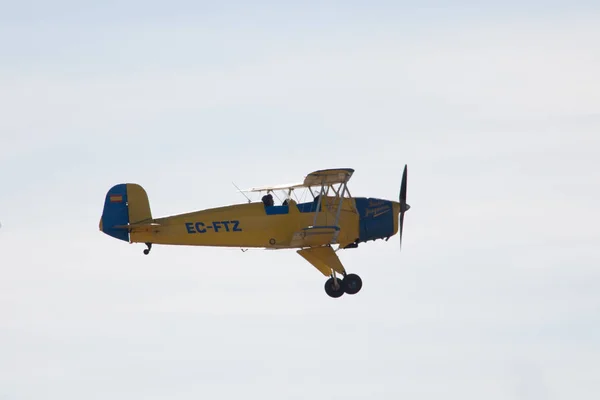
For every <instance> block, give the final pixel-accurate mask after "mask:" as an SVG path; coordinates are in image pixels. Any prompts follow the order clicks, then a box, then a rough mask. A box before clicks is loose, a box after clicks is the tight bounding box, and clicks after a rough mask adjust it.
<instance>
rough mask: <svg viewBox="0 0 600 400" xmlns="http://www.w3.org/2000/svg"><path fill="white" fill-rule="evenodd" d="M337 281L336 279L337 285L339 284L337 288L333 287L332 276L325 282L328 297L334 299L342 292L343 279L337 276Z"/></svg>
mask: <svg viewBox="0 0 600 400" xmlns="http://www.w3.org/2000/svg"><path fill="white" fill-rule="evenodd" d="M337 281H338V285H339V286H338V288H337V289H336V288H335V285H334V281H333V278H329V279H327V281H326V282H325V293H327V295H329V297H333V298H334V299H337V298H338V297H340V296H341V295H343V294H344V281H343V279H341V278H337Z"/></svg>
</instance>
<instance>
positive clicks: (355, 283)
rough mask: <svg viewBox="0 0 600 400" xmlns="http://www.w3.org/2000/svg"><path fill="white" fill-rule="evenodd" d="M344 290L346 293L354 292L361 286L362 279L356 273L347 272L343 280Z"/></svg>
mask: <svg viewBox="0 0 600 400" xmlns="http://www.w3.org/2000/svg"><path fill="white" fill-rule="evenodd" d="M342 286H343V288H344V292H346V293H348V294H356V293H358V292H360V289H361V288H362V279H360V276H358V275H356V274H348V275H346V277H345V278H344V282H343V285H342Z"/></svg>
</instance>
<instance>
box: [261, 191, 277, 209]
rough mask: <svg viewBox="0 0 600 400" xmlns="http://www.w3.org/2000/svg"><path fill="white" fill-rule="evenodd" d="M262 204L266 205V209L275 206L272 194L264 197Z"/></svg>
mask: <svg viewBox="0 0 600 400" xmlns="http://www.w3.org/2000/svg"><path fill="white" fill-rule="evenodd" d="M262 202H263V203H264V204H265V207H270V206H273V205H275V201H273V195H272V194H271V193H269V194H266V195H264V196H263V197H262Z"/></svg>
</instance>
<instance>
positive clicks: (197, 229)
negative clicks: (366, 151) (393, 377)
mask: <svg viewBox="0 0 600 400" xmlns="http://www.w3.org/2000/svg"><path fill="white" fill-rule="evenodd" d="M353 173H354V170H353V169H350V168H343V169H326V170H319V171H315V172H312V173H310V174H308V175H307V176H306V177H305V178H304V181H303V182H300V183H296V184H288V185H277V186H266V187H258V188H251V189H248V190H245V191H241V192H242V193H259V196H260V194H264V195H263V196H262V198H261V201H254V202H253V201H251V200H250V199H249V198H248V197H247V196H246V197H247V198H248V203H242V204H235V205H229V206H225V207H218V208H211V209H207V210H201V211H195V212H190V213H185V214H179V215H173V216H169V217H164V218H152V214H151V212H150V204H149V202H148V196H147V194H146V191H145V190H144V189H143V188H142V187H141V186H140V185H137V184H134V183H123V184H119V185H116V186H113V187H112V188H111V189H110V190H109V191H108V193H107V194H106V199H105V202H104V210H103V212H102V217H101V219H100V231H102V232H104V233H105V234H107V235H109V236H112V237H114V238H117V239H121V240H124V241H127V242H129V243H145V244H146V246H147V248H146V249H145V250H144V254H149V253H150V250H151V248H152V245H153V244H161V245H188V246H220V247H239V248H242V249H247V248H263V249H297V253H298V254H300V255H301V256H302V257H304V258H305V259H306V260H307V261H308V262H309V263H311V264H312V265H313V266H314V267H315V268H317V269H318V270H319V271H321V273H323V275H325V276H326V277H329V279H328V280H327V281H326V282H325V291H326V293H327V294H328V295H329V296H331V297H340V296H341V295H343V294H344V293H347V294H356V293H358V291H359V290H360V289H361V287H362V280H361V279H360V277H359V276H358V275H356V274H347V273H346V270H345V269H344V266H343V265H342V263H341V262H340V259H339V258H338V256H337V254H336V252H337V251H338V250H340V249H351V248H356V247H358V245H359V243H363V242H368V241H370V240H377V239H385V240H388V239H389V238H390V236H393V235H395V234H396V233H398V232H399V237H400V245H402V229H403V225H404V213H405V212H406V211H407V210H408V209H409V208H410V206H409V205H408V204H407V203H406V182H407V166H404V172H403V174H402V183H401V186H400V196H399V201H398V202H396V201H390V200H382V199H377V198H366V197H352V196H351V195H350V191H349V190H348V181H349V180H350V178H351V177H352V174H353ZM298 191H304V193H305V195H307V192H308V193H309V194H310V197H309V199H306V200H308V201H302V200H300V199H299V198H298V196H297V192H298ZM277 193H280V194H282V196H281V198H280V197H279V195H278V194H277ZM273 195H275V196H276V197H277V198H278V200H279V201H281V204H277V205H276V204H275V201H274V198H273ZM307 196H308V195H307ZM303 199H304V198H303ZM398 217H399V218H398ZM332 245H337V246H338V247H337V249H336V250H334V249H333V247H332Z"/></svg>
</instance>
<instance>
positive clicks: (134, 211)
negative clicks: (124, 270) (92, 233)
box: [100, 183, 152, 242]
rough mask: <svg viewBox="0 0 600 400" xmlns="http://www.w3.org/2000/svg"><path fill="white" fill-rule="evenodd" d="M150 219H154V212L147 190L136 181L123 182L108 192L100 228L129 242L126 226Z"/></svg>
mask: <svg viewBox="0 0 600 400" xmlns="http://www.w3.org/2000/svg"><path fill="white" fill-rule="evenodd" d="M148 219H152V214H151V212H150V203H149V202H148V196H147V195H146V191H145V190H144V189H143V188H142V187H141V186H140V185H137V184H135V183H121V184H119V185H115V186H113V187H112V188H111V189H110V190H109V191H108V193H107V194H106V198H105V200H104V210H103V211H102V218H101V219H100V230H101V231H102V232H104V233H106V234H107V235H109V236H112V237H114V238H117V239H120V240H124V241H126V242H129V241H130V240H129V239H130V238H129V229H128V228H126V226H127V225H128V224H130V223H136V222H141V221H144V220H148Z"/></svg>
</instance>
